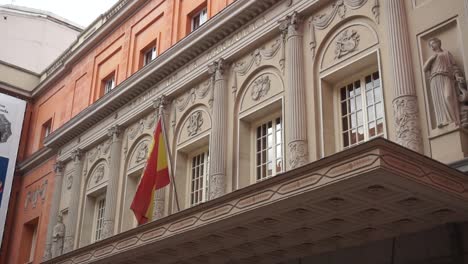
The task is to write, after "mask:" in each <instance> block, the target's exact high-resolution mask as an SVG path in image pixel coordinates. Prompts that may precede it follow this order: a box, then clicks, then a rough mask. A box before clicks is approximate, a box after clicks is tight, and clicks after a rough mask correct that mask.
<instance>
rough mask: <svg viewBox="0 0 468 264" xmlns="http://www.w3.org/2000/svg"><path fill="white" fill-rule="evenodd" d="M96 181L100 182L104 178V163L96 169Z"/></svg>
mask: <svg viewBox="0 0 468 264" xmlns="http://www.w3.org/2000/svg"><path fill="white" fill-rule="evenodd" d="M93 177H94V183H99V182H100V181H101V180H102V179H103V178H104V165H102V164H101V165H99V166H98V167H97V168H96V170H95V171H94V176H93Z"/></svg>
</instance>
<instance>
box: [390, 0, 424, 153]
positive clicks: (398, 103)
mask: <svg viewBox="0 0 468 264" xmlns="http://www.w3.org/2000/svg"><path fill="white" fill-rule="evenodd" d="M385 7H386V12H385V13H386V17H387V26H388V29H387V30H386V31H387V33H388V44H389V53H390V54H389V57H390V61H391V63H392V69H393V78H392V79H393V82H394V85H393V90H394V99H393V111H394V118H395V120H394V121H395V129H396V142H397V143H398V144H400V145H402V146H405V147H407V148H409V149H412V150H414V151H417V152H420V153H421V152H423V147H422V139H421V128H420V122H419V109H418V101H417V95H416V88H415V82H414V73H413V66H412V61H411V59H412V56H411V46H410V41H409V32H408V21H407V14H406V8H405V3H404V0H387V1H385Z"/></svg>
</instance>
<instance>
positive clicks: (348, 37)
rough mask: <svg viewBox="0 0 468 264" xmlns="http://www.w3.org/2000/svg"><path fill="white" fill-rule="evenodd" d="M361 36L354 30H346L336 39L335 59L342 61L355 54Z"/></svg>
mask: <svg viewBox="0 0 468 264" xmlns="http://www.w3.org/2000/svg"><path fill="white" fill-rule="evenodd" d="M359 40H360V36H359V34H358V33H357V31H356V30H354V29H351V30H349V29H346V30H345V31H343V33H341V34H340V35H339V36H338V38H337V39H336V43H335V45H336V46H335V59H340V58H341V57H344V56H346V55H348V54H350V53H352V52H354V51H355V50H356V49H357V47H358V45H359Z"/></svg>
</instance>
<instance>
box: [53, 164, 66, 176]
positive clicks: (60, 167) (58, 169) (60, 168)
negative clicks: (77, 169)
mask: <svg viewBox="0 0 468 264" xmlns="http://www.w3.org/2000/svg"><path fill="white" fill-rule="evenodd" d="M64 168H65V166H64V164H63V162H61V161H57V162H55V164H54V172H55V173H56V174H57V173H62V172H63V169H64Z"/></svg>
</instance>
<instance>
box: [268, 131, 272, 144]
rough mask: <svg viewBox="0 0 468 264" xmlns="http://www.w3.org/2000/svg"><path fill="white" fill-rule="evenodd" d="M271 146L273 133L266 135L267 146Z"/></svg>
mask: <svg viewBox="0 0 468 264" xmlns="http://www.w3.org/2000/svg"><path fill="white" fill-rule="evenodd" d="M271 146H273V135H272V134H270V135H268V147H271Z"/></svg>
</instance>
